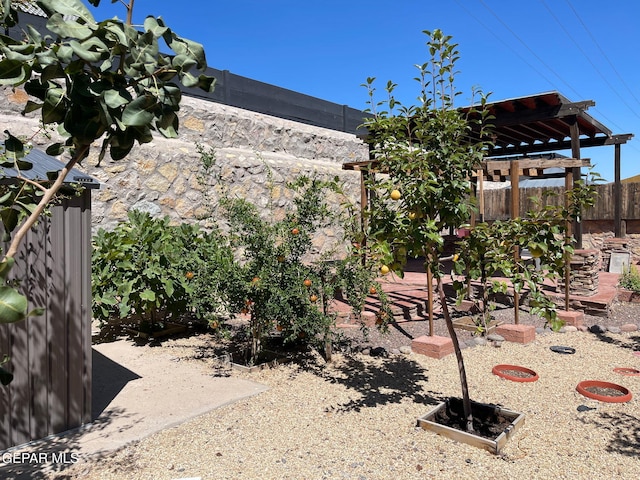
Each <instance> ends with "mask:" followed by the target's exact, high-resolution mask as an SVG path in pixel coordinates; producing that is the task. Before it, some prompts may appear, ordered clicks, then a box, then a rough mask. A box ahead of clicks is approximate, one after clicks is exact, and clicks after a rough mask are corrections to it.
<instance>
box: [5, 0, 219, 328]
mask: <svg viewBox="0 0 640 480" xmlns="http://www.w3.org/2000/svg"><path fill="white" fill-rule="evenodd" d="M116 1H117V0H112V3H115V2H116ZM0 2H1V3H0V24H1V26H3V27H5V29H4V30H5V32H6V31H7V30H6V29H7V28H8V27H11V26H15V25H20V24H19V23H18V16H19V15H20V9H19V8H18V4H19V3H29V4H35V5H37V6H38V7H40V9H41V10H42V11H43V12H44V13H45V14H46V16H47V21H46V28H47V30H48V32H46V33H43V32H41V31H38V30H36V29H35V28H34V27H32V26H29V25H27V26H26V27H24V29H23V31H22V36H21V38H11V37H9V36H8V35H0V85H1V86H9V87H12V88H17V87H21V88H23V89H24V91H25V92H26V93H27V94H28V96H29V101H28V102H27V103H26V105H25V107H24V111H23V114H25V115H38V116H39V121H40V122H41V124H42V126H43V128H56V129H57V131H58V133H59V134H60V136H61V138H63V139H64V141H62V142H57V143H52V144H50V145H49V146H48V147H47V149H46V151H47V153H48V154H50V155H55V156H60V158H62V159H64V167H63V168H62V169H61V170H60V171H59V172H55V173H54V174H52V175H51V177H50V178H48V179H47V180H45V181H33V180H29V179H28V178H26V177H25V176H23V175H21V174H20V173H19V174H18V177H17V181H18V182H17V184H15V185H12V186H9V187H6V188H5V189H3V190H2V195H1V196H0V218H1V219H2V222H3V226H4V230H5V232H7V233H8V234H11V238H10V243H9V247H8V249H7V250H6V252H4V254H3V256H2V259H1V261H0V278H2V283H1V284H0V323H9V322H15V321H18V320H21V319H24V318H25V317H26V316H28V315H29V314H38V313H40V311H39V310H34V311H32V312H28V311H27V308H28V307H27V299H26V298H25V297H24V296H22V295H21V294H20V293H18V291H17V290H16V289H15V288H13V287H12V286H11V285H9V284H8V283H7V275H8V273H9V271H10V269H11V267H12V265H13V263H14V257H15V255H16V253H17V251H18V248H19V246H20V243H21V242H22V240H23V238H24V236H25V235H26V233H27V232H28V231H29V229H30V228H31V227H32V226H33V225H34V224H35V222H36V221H37V220H38V218H39V217H40V215H41V214H42V213H43V212H44V211H45V210H46V208H47V206H48V205H50V204H51V202H52V201H53V200H54V199H55V198H56V195H57V194H58V193H59V191H60V188H61V186H62V185H63V184H64V182H65V178H66V176H67V174H68V172H69V171H70V170H71V169H72V168H73V167H74V166H75V165H76V164H79V163H80V162H82V160H83V159H85V158H86V157H87V156H88V154H89V151H90V150H91V148H92V147H93V145H94V143H95V142H97V141H100V143H99V154H98V158H99V162H100V161H101V160H102V159H103V158H104V156H105V155H106V154H107V153H109V155H110V156H111V158H112V159H113V160H121V159H123V158H124V157H126V156H127V155H128V154H129V152H130V151H131V149H132V148H133V147H134V145H135V144H136V143H138V144H143V143H147V142H150V141H151V140H152V138H153V132H159V133H160V134H162V135H163V136H165V137H169V138H172V137H176V136H177V135H178V127H179V122H178V116H177V112H178V110H179V108H180V102H181V98H182V92H181V87H180V84H182V86H184V87H197V88H201V89H203V90H205V91H212V90H213V88H214V84H215V80H214V78H212V77H210V76H207V75H205V74H204V70H205V69H206V67H207V63H206V59H205V52H204V48H203V46H202V45H201V44H199V43H197V42H194V41H191V40H188V39H186V38H183V37H181V36H179V35H178V34H176V33H175V32H174V31H172V30H171V29H170V28H169V27H168V26H167V25H166V24H165V23H164V21H163V20H162V19H161V18H154V17H152V16H149V17H147V18H146V19H145V20H144V24H143V25H142V26H139V27H135V26H133V25H132V24H131V12H132V9H133V0H129V2H130V3H128V4H125V5H126V7H127V13H128V16H127V17H128V20H127V21H124V22H123V21H122V20H119V19H118V18H111V19H108V20H103V21H97V20H96V19H95V18H94V17H93V15H92V14H91V12H90V11H89V9H88V8H87V7H86V6H85V5H84V4H83V3H82V2H81V1H80V0H38V1H35V2H25V1H19V0H13V1H12V0H0ZM89 3H90V4H91V5H93V6H96V7H97V6H99V4H100V0H89ZM5 133H6V140H5V143H4V152H3V153H2V157H1V158H0V160H1V162H2V166H4V167H12V168H15V169H16V170H17V171H18V172H21V171H24V170H25V169H28V168H29V167H30V165H29V164H28V163H27V162H25V161H24V156H25V145H24V144H23V141H22V140H21V139H19V138H17V137H16V136H14V135H12V134H11V132H10V131H6V132H5ZM99 162H98V163H99Z"/></svg>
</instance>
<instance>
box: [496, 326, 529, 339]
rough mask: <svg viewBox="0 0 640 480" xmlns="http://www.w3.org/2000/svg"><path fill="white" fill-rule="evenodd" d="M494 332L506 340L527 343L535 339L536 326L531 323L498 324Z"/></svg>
mask: <svg viewBox="0 0 640 480" xmlns="http://www.w3.org/2000/svg"><path fill="white" fill-rule="evenodd" d="M496 333H497V334H498V335H500V336H502V337H504V339H505V340H506V341H507V342H514V343H529V342H533V341H534V340H535V339H536V327H534V326H533V325H499V326H497V327H496Z"/></svg>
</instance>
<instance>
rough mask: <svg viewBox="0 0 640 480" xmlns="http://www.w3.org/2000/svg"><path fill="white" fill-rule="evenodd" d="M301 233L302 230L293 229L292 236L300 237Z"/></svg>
mask: <svg viewBox="0 0 640 480" xmlns="http://www.w3.org/2000/svg"><path fill="white" fill-rule="evenodd" d="M299 233H300V230H298V229H297V228H296V227H294V228H292V229H291V234H292V235H298V234H299Z"/></svg>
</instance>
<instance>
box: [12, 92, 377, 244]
mask: <svg viewBox="0 0 640 480" xmlns="http://www.w3.org/2000/svg"><path fill="white" fill-rule="evenodd" d="M2 93H3V95H2V97H3V98H1V97H0V100H4V107H2V109H1V110H0V120H1V121H2V123H3V124H5V127H4V128H9V129H10V130H11V131H12V133H13V134H14V135H21V136H23V137H25V138H28V139H30V141H31V142H32V143H33V145H34V146H35V147H41V146H45V145H48V144H49V143H50V142H51V140H50V139H47V138H45V137H44V136H43V135H41V134H39V133H38V132H39V127H38V123H37V120H36V119H35V118H26V117H22V116H20V113H19V112H20V111H21V110H22V108H23V107H24V104H25V103H26V101H27V96H26V95H25V94H24V92H22V91H20V90H16V91H11V90H9V89H4V90H2ZM49 133H50V134H53V136H54V137H55V134H54V133H53V132H49ZM179 133H180V137H179V138H178V139H166V138H163V137H162V136H160V135H156V136H154V140H153V141H152V142H151V143H148V144H145V145H136V146H135V147H134V149H133V150H132V151H131V153H130V154H129V155H128V156H127V157H126V158H125V159H123V160H120V161H113V160H111V159H110V158H109V156H108V155H107V157H106V158H105V159H104V160H103V161H102V164H101V165H100V166H98V165H97V155H98V151H99V144H96V145H95V147H94V148H93V150H92V152H91V154H90V156H89V157H88V158H87V159H86V160H85V161H84V162H83V164H82V166H81V167H80V169H81V170H84V171H85V172H86V173H87V174H89V175H91V176H93V177H94V178H96V179H98V180H99V181H100V182H101V183H102V186H101V188H100V190H98V191H96V192H94V195H93V205H92V209H93V226H94V231H95V230H97V229H98V228H100V227H103V228H107V229H111V228H113V227H114V226H115V225H116V224H117V223H118V222H119V221H121V220H123V219H125V218H126V216H127V212H128V211H129V210H130V209H132V208H134V209H138V210H144V211H148V212H149V213H151V214H152V215H154V216H165V215H168V216H169V217H170V218H171V219H172V221H173V222H174V223H178V222H201V223H205V224H206V223H207V219H206V217H207V215H209V214H210V213H211V208H210V207H211V205H215V203H216V200H217V197H216V195H215V191H214V189H212V188H210V187H205V186H204V184H203V183H202V181H201V180H200V174H201V172H202V162H201V158H200V155H199V154H198V151H197V148H196V144H201V145H202V146H203V147H204V148H205V149H207V150H208V149H213V151H214V152H215V157H216V160H217V163H218V165H220V167H221V169H222V181H223V182H224V184H225V187H226V188H228V190H229V191H230V192H231V193H232V194H233V195H237V196H239V197H244V198H247V199H248V200H251V201H252V202H254V203H255V204H257V205H258V206H259V207H260V208H261V209H262V212H263V214H264V215H265V216H273V217H275V218H281V217H282V216H283V215H284V211H285V209H286V208H287V207H288V206H290V205H291V200H292V194H291V192H290V191H289V190H288V189H287V188H286V183H287V182H290V181H293V180H294V179H295V178H297V177H298V176H300V175H307V176H312V175H315V174H317V175H319V176H320V177H322V178H327V179H328V178H334V177H336V176H338V177H339V178H340V179H341V180H342V181H343V182H344V184H345V192H346V193H347V196H348V200H350V201H352V202H354V203H355V202H357V201H358V199H359V198H360V178H359V174H358V173H355V172H349V171H344V170H342V164H343V163H344V162H349V161H357V160H364V159H366V158H368V150H367V147H366V145H365V144H364V143H363V142H362V141H361V140H359V139H358V138H357V137H355V136H354V135H351V134H347V133H343V132H337V131H333V130H328V129H324V128H319V127H313V126H309V125H305V124H300V123H296V122H293V121H289V120H283V119H278V118H275V117H270V116H268V115H262V114H258V113H254V112H249V111H246V110H241V109H238V108H235V107H229V106H225V105H221V104H217V103H212V102H208V101H204V100H200V99H194V98H190V97H185V98H184V99H183V103H182V105H181V111H180V130H179ZM205 193H209V194H211V193H213V195H208V198H209V200H208V201H206V200H205ZM330 200H331V201H332V202H333V206H334V208H339V204H340V203H341V202H342V201H343V199H342V198H338V197H334V198H332V199H330ZM270 206H271V207H272V208H268V207H270ZM340 237H341V232H340V231H339V230H336V229H331V228H330V229H325V230H324V231H323V232H322V234H321V235H319V236H318V238H317V239H316V246H317V248H318V249H319V250H325V249H326V248H329V246H330V245H333V244H334V243H335V242H336V241H338V240H339V239H340Z"/></svg>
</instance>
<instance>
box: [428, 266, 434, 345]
mask: <svg viewBox="0 0 640 480" xmlns="http://www.w3.org/2000/svg"><path fill="white" fill-rule="evenodd" d="M427 303H428V310H429V336H430V337H433V274H432V273H431V269H429V268H427Z"/></svg>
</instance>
